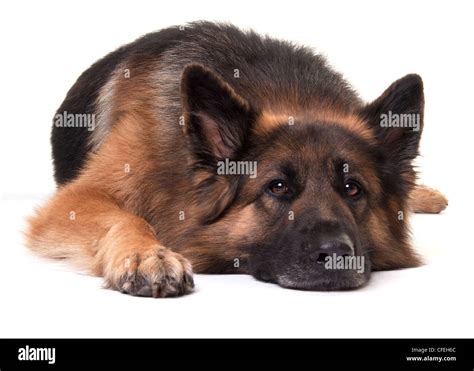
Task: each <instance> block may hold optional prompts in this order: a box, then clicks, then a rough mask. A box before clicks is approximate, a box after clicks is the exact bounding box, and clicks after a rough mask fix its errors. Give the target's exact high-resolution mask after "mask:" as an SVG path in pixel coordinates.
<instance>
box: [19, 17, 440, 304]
mask: <svg viewBox="0 0 474 371" xmlns="http://www.w3.org/2000/svg"><path fill="white" fill-rule="evenodd" d="M208 26H209V25H208ZM232 32H233V31H232ZM232 32H231V36H232ZM210 34H211V35H212V34H213V33H212V32H211V33H210ZM204 35H205V36H206V37H209V32H207V31H206V32H205V33H204ZM211 39H212V41H213V42H215V40H214V39H213V38H211ZM223 39H225V40H227V39H226V38H225V37H224V38H223ZM229 39H230V36H229ZM278 45H279V46H278V48H279V47H281V45H280V44H278ZM203 49H206V48H203ZM206 50H207V49H206ZM227 50H228V48H226V49H225V51H226V52H225V53H221V55H227ZM285 50H286V49H285ZM179 51H180V53H181V54H179V53H177V52H176V51H175V50H168V51H164V52H162V54H160V55H159V56H153V57H150V56H149V55H147V54H146V53H143V51H142V53H143V54H140V53H135V54H133V53H131V54H130V56H129V57H128V59H125V60H122V61H121V62H120V63H119V64H118V65H117V66H116V68H115V69H114V71H113V73H112V74H111V76H110V78H109V79H108V80H107V81H106V82H105V84H103V85H102V86H101V87H100V89H99V92H98V96H97V99H96V101H95V102H94V103H95V105H96V106H95V113H96V114H97V117H98V123H97V127H98V129H97V130H96V132H95V133H93V135H92V136H91V137H90V138H89V145H90V147H91V150H90V151H88V152H87V156H86V157H85V159H84V164H83V165H82V166H81V168H80V171H78V174H77V175H76V176H75V177H74V178H73V179H70V180H68V182H65V183H61V185H60V186H59V188H58V191H57V193H56V194H55V195H54V197H53V198H52V199H51V200H50V201H49V202H48V203H47V204H46V205H45V206H43V207H42V208H41V209H39V210H38V212H37V213H36V215H35V216H33V217H32V218H31V219H30V223H29V230H28V231H27V244H28V246H30V247H31V248H32V249H33V250H35V251H37V252H38V253H40V254H42V255H45V256H48V257H52V258H69V259H71V260H72V261H73V262H75V263H76V264H77V265H78V266H80V267H83V268H86V269H88V270H89V271H90V272H91V273H93V274H96V275H100V276H103V277H104V278H105V281H106V285H107V286H108V287H110V288H113V289H116V290H120V291H123V292H126V293H130V294H133V295H143V296H154V297H163V296H174V295H181V294H184V293H187V292H190V291H191V290H192V288H193V281H192V277H191V276H192V270H194V271H195V272H206V273H249V272H250V271H251V268H249V264H247V260H248V259H249V257H250V256H251V255H252V254H254V253H255V251H254V250H255V249H262V246H264V245H265V244H268V242H269V241H271V240H272V239H274V238H275V236H277V235H278V234H279V233H280V232H281V231H282V230H284V229H291V228H293V226H296V225H298V223H299V224H300V226H301V224H305V223H307V224H308V225H309V224H311V223H312V222H313V221H314V220H315V219H316V218H317V220H318V222H319V223H320V224H321V225H323V226H325V225H326V226H327V225H336V224H337V223H339V220H338V219H340V218H341V219H342V220H344V222H345V223H346V225H347V226H349V227H350V228H352V229H358V230H359V232H360V237H361V238H363V239H364V241H365V242H366V244H367V249H368V251H363V252H362V253H361V254H362V255H366V256H370V260H371V263H372V268H373V269H393V268H400V267H413V266H416V265H418V264H419V262H420V259H419V258H418V257H417V255H416V254H415V253H414V252H413V250H412V248H411V246H410V243H409V240H408V234H407V230H408V227H407V223H408V214H409V211H410V210H413V211H415V212H440V211H441V210H443V209H444V208H445V207H446V205H447V201H446V199H445V198H444V197H443V196H442V195H441V194H440V193H439V192H437V191H434V190H432V189H430V188H427V187H423V186H416V187H415V186H414V184H415V180H416V179H415V174H414V172H413V170H412V168H411V165H410V163H409V161H411V159H412V158H413V157H414V153H415V152H416V151H417V145H416V146H414V148H412V152H413V153H409V154H407V155H405V156H404V157H403V156H399V155H400V154H399V153H398V152H400V151H401V150H403V146H396V142H397V141H400V140H403V139H404V134H403V133H401V132H400V131H399V130H393V131H390V132H388V131H385V132H379V128H378V127H377V123H376V124H374V122H371V120H374V119H376V118H377V115H378V114H379V113H380V112H379V111H381V112H384V109H385V108H386V107H384V106H383V104H385V103H386V102H388V103H387V104H392V103H393V102H395V103H399V102H398V101H397V98H396V97H393V95H395V93H398V90H402V91H401V93H400V96H406V95H407V94H403V93H404V91H403V89H413V90H414V91H415V93H414V94H411V95H409V96H410V97H411V96H414V97H415V98H416V97H417V93H419V91H420V90H421V93H419V94H422V85H421V80H420V81H418V79H417V78H414V77H413V76H411V77H410V76H408V77H407V78H406V79H405V80H404V81H402V80H400V81H399V82H397V83H394V84H393V85H392V87H391V88H389V89H388V90H387V91H386V92H385V93H384V95H382V96H381V98H379V99H378V100H376V101H375V103H373V104H371V105H367V106H366V105H363V104H362V103H361V102H359V101H358V99H357V97H355V95H353V94H352V92H351V91H350V90H348V88H347V87H346V86H345V85H344V84H343V82H341V80H339V76H338V75H331V73H330V72H329V75H328V77H327V80H328V82H324V83H321V82H319V84H322V85H323V86H322V88H324V89H323V90H324V91H325V93H324V94H322V93H321V92H320V91H319V90H317V88H316V87H315V86H314V81H311V80H308V81H307V82H306V83H307V84H308V85H303V86H302V87H300V88H298V87H296V85H294V84H295V83H294V79H293V72H294V71H293V67H292V66H290V67H289V69H288V71H290V73H288V74H289V76H290V77H289V78H287V80H282V81H276V80H274V79H273V78H269V77H268V76H267V77H264V78H263V81H260V84H258V83H256V82H255V81H254V80H253V79H251V78H249V79H248V81H246V80H245V78H242V79H240V80H236V79H233V78H232V77H229V76H228V75H226V74H228V73H229V72H228V71H227V70H225V69H221V71H220V73H219V71H217V72H216V71H214V70H212V69H211V68H208V67H204V64H205V63H204V62H205V61H206V60H205V58H203V57H202V58H201V57H200V55H201V54H199V53H204V52H203V51H202V50H201V49H200V48H198V47H197V46H195V45H191V46H189V45H187V47H186V48H182V49H179ZM178 54H179V56H180V57H179V58H178V59H176V55H178ZM270 55H271V54H270ZM295 58H296V57H295ZM298 58H300V59H302V60H303V59H304V60H306V59H305V58H312V57H311V56H310V55H309V54H304V53H303V54H301V55H300V54H298ZM194 59H197V61H194ZM249 59H251V58H249ZM280 59H281V58H280ZM270 60H271V62H272V63H275V60H278V58H276V59H271V58H270ZM310 62H311V63H313V62H314V63H315V64H316V65H318V68H320V71H322V70H323V72H324V71H325V68H326V67H325V66H324V64H322V62H321V61H319V60H318V59H316V60H314V61H313V59H310ZM209 63H211V62H209ZM301 63H303V62H301ZM223 65H225V66H227V64H225V63H223ZM307 68H309V67H307ZM125 69H127V70H128V71H129V72H130V74H131V76H130V77H126V76H125V75H124V71H125ZM303 70H304V69H303ZM246 72H248V71H245V70H244V72H243V73H246ZM314 75H317V74H316V73H315V74H314ZM244 76H245V75H244ZM256 76H257V77H261V75H259V74H257V75H256ZM271 76H273V75H271ZM306 77H307V76H306V75H305V76H304V78H306ZM304 78H303V77H301V79H300V81H305V80H304ZM334 80H337V81H336V82H337V83H338V84H339V85H337V84H336V85H335V86H336V87H332V84H333V83H334ZM86 81H87V80H86ZM303 83H304V82H303ZM77 84H79V85H81V84H85V83H84V81H82V80H79V81H78V83H77ZM279 84H280V85H279ZM410 84H412V85H414V86H411V85H410ZM209 86H210V88H209ZM312 89H314V90H312ZM76 90H77V89H76ZM76 90H73V91H74V92H75V91H76ZM328 92H329V93H328ZM331 92H332V93H331ZM335 92H337V94H336V93H335ZM418 98H419V99H418V101H416V102H415V104H416V107H411V106H408V107H404V106H403V104H399V105H400V106H401V107H402V108H401V109H404V108H407V110H411V111H413V109H418V110H422V109H423V99H422V97H418ZM68 99H69V97H68ZM71 99H73V100H74V99H78V98H77V94H76V93H74V94H73V98H71ZM411 103H412V102H409V103H408V104H411ZM222 107H224V108H225V109H224V108H222ZM396 107H397V106H396ZM389 108H390V107H389ZM290 116H292V118H293V119H294V123H293V124H294V125H293V126H291V125H289V117H290ZM182 120H184V125H182V123H181V121H182ZM226 120H230V121H231V122H227V121H226ZM232 120H234V121H235V122H234V121H232ZM246 124H249V125H248V126H249V128H247V127H245V125H246ZM226 125H227V126H226ZM378 126H380V125H378ZM223 127H224V129H222V128H223ZM315 128H317V129H318V130H320V131H321V133H319V134H315V133H316V132H315V131H314V129H315ZM238 129H241V130H240V131H239V130H238ZM285 130H287V132H285V133H286V134H287V135H282V134H281V133H280V132H279V131H285ZM292 130H293V131H292ZM229 132H232V133H231V135H230V134H229ZM248 132H250V133H251V134H249V133H248ZM279 133H280V134H279ZM61 135H63V136H64V137H61V136H59V144H61V143H62V142H61V141H63V140H65V139H64V138H65V137H66V133H65V132H63V133H62V134H61ZM67 135H69V132H67ZM225 135H229V137H225ZM293 135H294V136H295V137H292V136H293ZM305 135H308V137H306V136H305ZM275 136H276V137H275ZM249 137H250V139H249ZM196 138H197V139H199V140H201V141H202V142H203V143H198V144H196V141H197V139H196ZM334 138H336V142H334V140H335V139H334ZM193 141H194V142H193ZM246 141H249V142H250V143H251V145H252V146H250V148H248V149H247V150H248V151H249V153H252V154H253V155H256V156H258V158H259V164H258V174H259V176H258V177H256V178H255V179H245V180H244V181H242V179H238V178H237V177H232V176H227V175H224V176H216V172H215V168H213V167H212V166H211V165H213V164H212V161H214V160H216V159H223V158H238V155H239V150H240V149H241V147H243V146H244V143H243V142H245V144H247V142H246ZM379 141H382V142H383V145H384V149H385V147H389V148H390V149H392V152H393V153H392V152H390V153H388V154H385V156H386V157H387V158H389V159H390V158H391V157H390V156H393V162H394V163H395V165H394V166H396V169H395V170H391V171H390V172H388V173H389V175H391V176H393V174H397V175H398V178H397V179H396V180H400V179H401V180H402V181H400V183H403V184H402V185H401V186H400V189H401V190H400V189H396V191H397V192H398V193H397V194H391V193H389V192H387V191H386V190H385V189H384V184H383V181H384V180H383V179H382V176H381V172H382V170H379V169H376V167H375V166H374V163H373V161H374V160H373V158H369V157H370V156H369V155H368V154H367V153H366V152H364V150H362V149H361V148H362V147H364V148H365V147H371V148H372V147H374V148H375V147H377V146H378V145H379V144H380V143H379ZM241 142H242V143H241ZM315 143H317V145H315ZM360 143H363V145H361V144H360ZM200 145H202V146H201V147H200ZM356 145H357V146H360V147H361V148H359V150H356V149H355V148H353V146H356ZM412 146H413V145H412ZM392 147H393V148H392ZM336 149H337V153H338V156H339V157H340V158H344V159H345V160H346V161H348V163H350V166H351V173H354V174H356V175H357V176H359V177H360V178H361V179H362V180H361V183H363V184H364V187H365V189H366V190H367V193H368V194H369V195H370V198H367V200H363V201H361V202H359V203H357V204H354V205H352V204H351V205H352V206H350V207H349V206H348V201H347V200H346V199H344V198H343V197H341V195H340V193H338V192H336V191H335V190H334V187H333V186H332V184H334V183H335V179H334V178H335V177H336V176H337V173H338V169H335V168H334V163H333V162H332V156H333V153H332V151H334V150H336ZM258 150H261V152H262V153H259V152H258ZM252 151H254V152H252ZM255 151H256V152H255ZM68 155H70V154H69V153H68ZM397 156H399V157H397ZM211 157H212V160H209V158H211ZM251 158H252V157H251ZM289 160H291V163H292V165H294V166H295V167H296V168H297V169H298V172H297V174H296V175H295V177H304V176H307V177H308V178H307V179H304V180H305V185H306V187H305V189H304V195H303V196H301V197H300V198H298V199H296V200H294V202H293V203H292V205H291V210H290V211H291V212H292V213H294V215H295V218H294V220H292V219H290V218H286V215H285V214H283V217H281V215H279V214H278V213H280V214H281V210H282V208H283V206H282V204H281V203H278V202H277V201H276V200H275V199H274V198H272V197H264V198H259V197H260V196H259V195H260V193H261V192H260V191H261V190H262V189H265V187H266V186H267V183H268V181H269V179H272V178H277V179H278V178H279V177H281V174H280V173H279V172H278V170H277V168H276V167H275V164H284V163H285V161H289ZM385 161H388V160H385ZM66 165H67V164H66ZM66 167H67V166H66ZM384 176H388V175H386V174H385V175H384ZM240 181H242V182H240ZM239 182H240V183H239ZM386 185H387V183H385V186H386ZM403 192H405V193H403ZM402 193H403V194H402ZM408 194H410V197H407V195H408ZM257 200H259V202H258V205H257V202H256V201H257ZM286 212H287V211H286V210H285V213H286ZM278 215H279V218H277V216H278ZM252 249H254V250H252ZM257 253H258V251H257ZM252 274H253V273H252ZM298 274H299V273H298V272H297V275H298ZM346 278H347V277H346ZM346 278H344V279H346ZM362 278H363V277H356V278H354V279H353V280H354V282H352V283H351V284H350V285H349V284H348V283H347V282H346V281H344V280H342V281H341V282H342V283H341V286H339V287H340V288H347V287H356V286H360V285H361V284H363V282H365V279H362ZM351 279H352V278H351ZM279 283H280V284H282V283H281V282H279ZM282 285H286V286H287V287H291V282H290V283H289V281H288V280H287V281H285V284H282ZM351 285H352V286H351ZM303 288H308V286H303Z"/></svg>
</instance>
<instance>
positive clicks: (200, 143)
mask: <svg viewBox="0 0 474 371" xmlns="http://www.w3.org/2000/svg"><path fill="white" fill-rule="evenodd" d="M181 99H182V107H183V113H184V125H185V126H184V128H185V133H186V136H187V140H188V144H189V146H190V147H191V152H192V166H193V169H194V171H195V176H194V179H195V181H196V185H195V188H196V193H195V194H196V204H197V214H199V215H198V217H199V219H200V220H201V222H202V223H205V224H209V223H212V222H213V221H215V220H216V219H217V218H218V217H219V216H221V215H222V214H223V212H224V211H225V210H226V209H227V208H228V207H229V206H230V205H231V203H232V201H233V200H234V199H235V195H236V193H237V188H238V182H239V177H238V176H233V175H218V174H217V167H216V166H217V163H218V161H222V160H224V159H226V158H228V159H236V158H238V157H239V155H240V152H241V151H242V149H243V147H244V144H245V142H246V139H247V136H248V134H249V132H250V128H251V126H252V124H253V122H254V121H255V118H256V116H257V115H256V113H255V111H254V110H253V109H252V108H251V106H250V104H249V103H248V102H247V101H246V100H245V99H244V98H242V97H241V96H239V95H238V94H237V93H236V92H235V90H234V89H233V88H232V87H231V86H230V85H229V84H228V83H226V82H225V81H224V80H222V79H221V78H220V77H218V76H217V75H216V74H215V73H213V72H212V71H210V70H209V69H207V68H205V67H203V66H201V65H199V64H192V65H189V66H187V67H186V68H185V70H184V72H183V77H182V80H181Z"/></svg>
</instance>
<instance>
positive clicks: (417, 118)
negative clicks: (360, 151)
mask: <svg viewBox="0 0 474 371" xmlns="http://www.w3.org/2000/svg"><path fill="white" fill-rule="evenodd" d="M423 109H424V95H423V81H422V80H421V77H420V76H418V75H415V74H411V75H407V76H405V77H403V78H401V79H399V80H397V81H395V82H394V83H393V84H392V85H390V87H389V88H388V89H387V90H385V92H384V93H383V94H382V95H381V96H380V97H379V98H377V99H376V100H375V101H374V102H372V103H370V104H368V105H367V106H366V107H364V109H363V112H362V115H363V117H364V118H365V119H366V120H367V122H368V123H369V125H371V127H372V128H373V130H374V132H375V135H376V138H377V139H378V143H379V145H380V146H381V149H382V151H383V153H385V154H386V155H387V158H388V159H389V161H390V162H391V163H392V164H397V165H399V166H400V167H399V170H400V171H401V172H404V171H409V170H410V169H411V161H412V160H413V159H414V158H415V157H416V156H417V155H418V146H419V143H420V138H421V133H422V130H423Z"/></svg>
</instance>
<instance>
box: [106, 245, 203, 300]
mask: <svg viewBox="0 0 474 371" xmlns="http://www.w3.org/2000/svg"><path fill="white" fill-rule="evenodd" d="M107 268H108V269H107V271H106V272H105V279H106V283H107V286H108V287H109V288H113V289H115V290H119V291H121V292H123V293H127V294H130V295H136V296H153V297H154V298H163V297H169V296H180V295H184V294H187V293H189V292H191V291H192V290H193V288H194V281H193V277H192V274H193V272H192V267H191V263H190V262H189V261H188V260H187V259H185V258H184V257H183V256H181V255H180V254H177V253H175V252H173V251H171V250H169V249H167V248H165V247H163V246H160V245H157V246H153V247H152V248H149V249H147V250H145V251H142V252H139V253H134V254H132V255H129V256H125V257H118V258H117V259H115V260H114V262H113V263H112V264H110V265H109V266H108V267H107Z"/></svg>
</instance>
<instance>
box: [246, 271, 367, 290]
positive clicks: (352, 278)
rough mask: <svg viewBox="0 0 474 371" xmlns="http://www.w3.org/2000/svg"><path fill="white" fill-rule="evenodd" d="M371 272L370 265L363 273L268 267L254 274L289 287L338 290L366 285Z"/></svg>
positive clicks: (259, 278)
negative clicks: (271, 268)
mask: <svg viewBox="0 0 474 371" xmlns="http://www.w3.org/2000/svg"><path fill="white" fill-rule="evenodd" d="M370 273H371V272H370V266H368V267H366V270H365V271H364V272H363V273H359V272H357V271H354V270H351V271H349V270H346V271H334V272H328V271H320V270H318V271H316V272H305V271H304V270H298V269H291V270H289V269H285V271H284V272H283V273H274V272H270V271H269V270H268V269H266V270H259V271H257V272H254V273H253V276H254V277H255V278H256V279H258V280H260V281H265V282H269V283H276V284H278V285H280V286H281V287H284V288H287V289H294V290H307V291H338V290H353V289H358V288H360V287H362V286H364V285H365V284H366V283H367V282H368V281H369V278H370Z"/></svg>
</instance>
